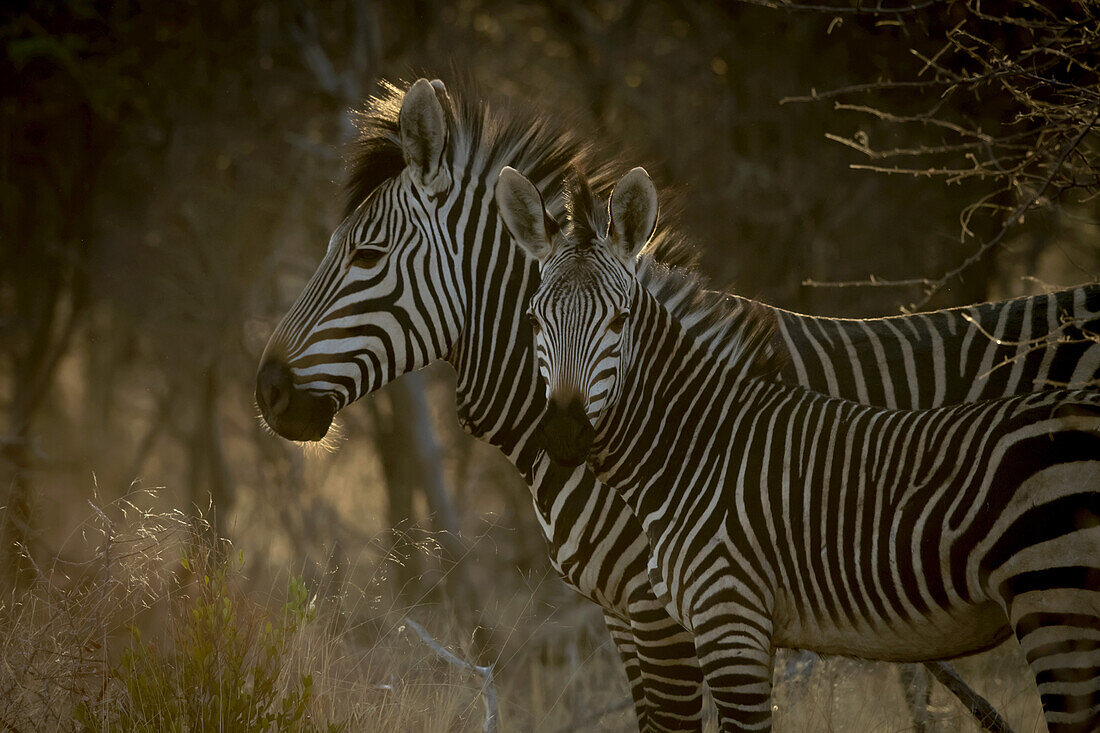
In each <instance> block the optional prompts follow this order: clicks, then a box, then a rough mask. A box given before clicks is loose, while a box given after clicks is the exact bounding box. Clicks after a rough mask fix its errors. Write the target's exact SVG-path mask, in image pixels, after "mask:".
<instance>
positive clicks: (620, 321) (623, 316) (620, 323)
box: [607, 311, 630, 333]
mask: <svg viewBox="0 0 1100 733" xmlns="http://www.w3.org/2000/svg"><path fill="white" fill-rule="evenodd" d="M629 317H630V314H629V313H627V312H626V311H622V312H621V313H619V314H618V315H616V316H615V317H614V318H612V319H611V323H609V324H607V330H609V331H611V333H622V332H623V327H624V326H626V321H627V318H629Z"/></svg>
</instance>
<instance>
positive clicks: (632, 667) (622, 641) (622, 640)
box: [603, 609, 653, 731]
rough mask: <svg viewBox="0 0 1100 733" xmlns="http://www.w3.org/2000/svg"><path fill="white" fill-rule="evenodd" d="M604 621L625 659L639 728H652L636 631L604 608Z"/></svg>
mask: <svg viewBox="0 0 1100 733" xmlns="http://www.w3.org/2000/svg"><path fill="white" fill-rule="evenodd" d="M603 620H604V623H605V624H607V631H608V633H610V634H611V641H613V642H615V649H617V650H618V652H619V658H620V659H622V660H623V667H624V668H625V669H626V679H627V682H628V683H629V684H630V696H631V697H632V698H633V699H634V715H635V716H636V717H637V719H638V730H640V731H648V730H652V729H653V726H652V725H651V724H650V722H649V711H648V709H647V706H646V694H645V686H644V684H643V682H642V669H641V664H640V663H639V661H638V647H637V645H635V643H634V632H633V631H632V630H631V628H630V623H629V622H627V621H623V620H622V619H619V618H618V617H616V616H613V615H612V614H611V613H610V612H608V611H607V610H606V609H604V612H603Z"/></svg>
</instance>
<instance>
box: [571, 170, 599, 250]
mask: <svg viewBox="0 0 1100 733" xmlns="http://www.w3.org/2000/svg"><path fill="white" fill-rule="evenodd" d="M565 212H566V222H567V224H568V226H569V227H570V230H569V231H568V232H567V235H568V236H569V237H570V238H572V239H573V241H575V242H576V243H577V244H578V245H581V246H588V245H591V244H593V243H595V242H596V240H598V239H600V238H601V237H603V236H605V235H606V234H607V221H608V213H607V207H606V206H602V205H601V202H600V201H599V200H598V199H597V198H596V194H594V193H593V192H592V187H591V186H590V185H589V184H588V178H587V177H586V176H585V175H584V173H583V172H582V171H581V170H580V168H577V167H574V168H573V170H572V171H571V172H570V173H569V176H568V177H567V178H566V180H565Z"/></svg>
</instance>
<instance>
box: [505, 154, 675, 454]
mask: <svg viewBox="0 0 1100 733" xmlns="http://www.w3.org/2000/svg"><path fill="white" fill-rule="evenodd" d="M496 199H497V205H498V208H499V211H500V215H501V218H502V219H503V220H504V223H505V226H506V227H507V228H508V231H509V232H510V233H511V234H512V238H513V239H515V240H516V241H517V242H518V243H519V244H520V246H521V247H522V248H523V249H524V250H525V251H526V252H527V253H528V255H530V256H531V257H532V258H534V259H535V260H537V261H538V263H539V268H540V279H541V282H540V284H539V287H538V289H537V290H536V291H535V294H534V296H533V297H532V299H531V307H530V309H529V310H528V316H529V319H530V322H531V327H532V329H533V331H534V337H535V338H534V341H535V351H536V354H537V358H538V367H539V374H540V375H541V376H542V379H543V381H544V383H545V386H546V411H545V413H544V414H543V417H542V419H541V421H540V423H539V427H540V431H541V433H542V438H543V446H544V448H545V449H546V452H547V454H549V456H550V457H551V458H552V459H553V460H555V461H557V462H558V463H562V464H565V465H567V466H575V465H578V464H580V463H583V462H584V460H585V458H586V457H587V455H588V451H589V449H590V447H591V445H592V442H593V440H594V438H595V436H596V431H595V429H594V428H593V425H594V424H595V423H596V422H597V420H598V419H599V417H600V415H601V414H602V413H603V411H604V410H605V409H606V408H607V407H608V405H609V404H612V403H613V402H614V401H615V398H616V396H617V393H616V388H617V386H618V385H619V384H620V383H621V380H620V379H619V371H620V369H621V368H622V363H623V362H624V360H625V361H629V353H630V329H629V328H627V325H628V323H629V320H630V312H631V306H632V302H633V295H634V293H635V292H636V291H635V289H634V287H633V286H634V278H635V274H636V267H637V265H636V259H635V258H636V257H637V255H638V253H639V252H640V251H641V249H642V247H644V246H645V244H646V242H647V241H649V238H650V236H651V235H652V234H653V230H654V228H655V226H656V224H657V191H656V189H655V188H654V186H653V182H652V181H650V179H649V176H648V175H647V174H646V172H645V171H644V170H643V169H641V168H635V169H634V170H632V171H630V172H629V173H627V174H626V175H625V176H623V178H622V180H620V181H619V183H618V184H617V185H616V186H615V190H614V191H613V192H612V194H611V200H610V202H609V205H608V206H607V207H606V208H604V207H601V206H600V205H599V204H598V202H597V201H596V199H595V197H594V196H593V194H592V191H591V189H590V188H589V187H588V184H587V181H586V180H585V179H584V178H583V177H582V176H579V175H575V176H574V177H573V178H572V180H571V181H570V182H569V184H568V190H567V201H566V208H567V212H568V219H567V224H566V227H565V228H564V229H563V230H562V231H560V232H556V231H553V230H556V227H553V229H551V228H550V227H548V225H547V220H548V219H549V217H548V215H547V214H546V213H545V210H544V207H543V202H542V198H541V197H540V196H539V192H538V189H536V188H535V186H534V185H532V184H531V182H530V181H528V180H527V179H526V178H524V177H523V176H521V175H520V174H519V173H517V172H516V171H515V170H513V169H511V168H505V169H504V170H503V171H501V174H500V179H499V180H498V182H497V188H496Z"/></svg>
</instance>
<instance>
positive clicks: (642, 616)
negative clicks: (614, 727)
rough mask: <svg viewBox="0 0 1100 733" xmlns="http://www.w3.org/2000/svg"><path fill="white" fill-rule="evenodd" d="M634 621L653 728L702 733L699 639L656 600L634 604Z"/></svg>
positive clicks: (631, 614)
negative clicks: (697, 646) (697, 648)
mask: <svg viewBox="0 0 1100 733" xmlns="http://www.w3.org/2000/svg"><path fill="white" fill-rule="evenodd" d="M630 621H631V629H632V630H633V632H634V643H635V645H636V647H637V651H638V662H639V665H640V667H641V675H642V684H643V687H644V688H645V696H646V703H647V707H648V710H649V716H650V723H651V724H652V725H653V729H654V730H659V731H699V730H702V727H703V671H702V669H701V668H700V667H699V661H698V659H697V658H696V656H695V640H694V639H693V638H692V636H691V634H690V633H689V632H688V631H687V630H686V629H685V628H684V627H683V626H681V625H680V624H678V623H677V622H676V621H675V620H673V618H672V617H671V616H669V614H668V611H667V610H665V607H664V605H663V604H661V603H660V602H659V601H657V600H656V599H653V598H650V599H647V600H646V601H645V602H644V603H643V604H632V605H631V607H630Z"/></svg>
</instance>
